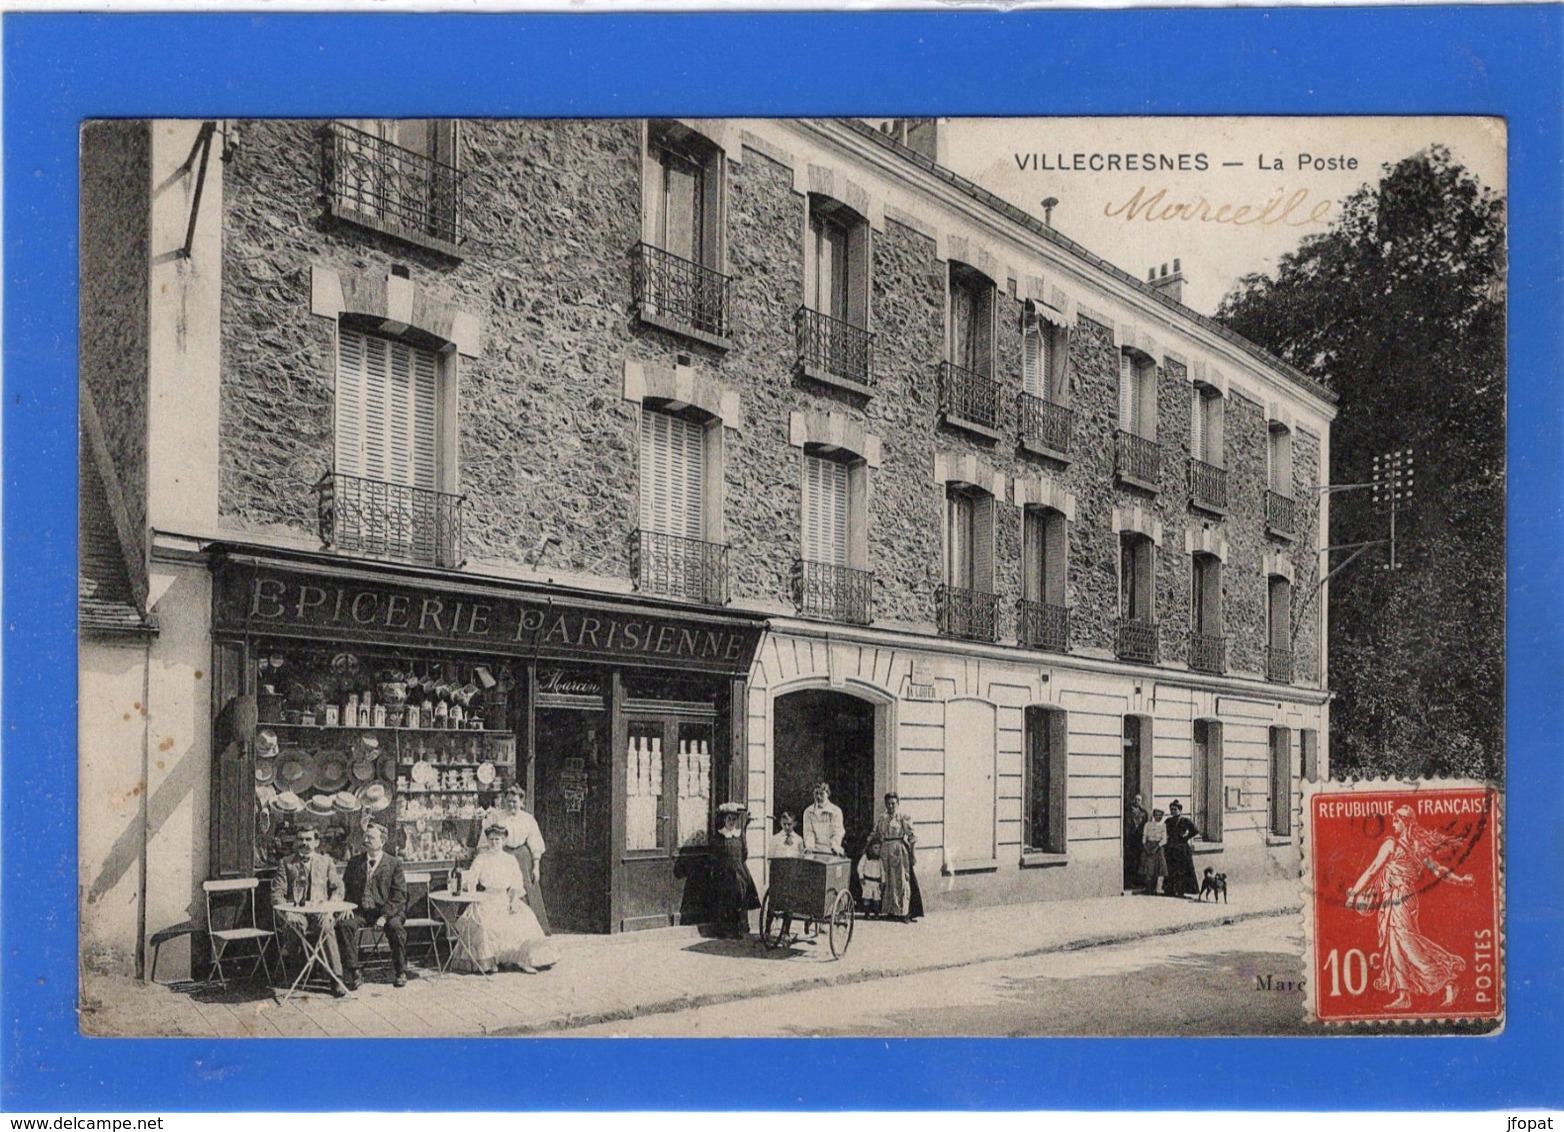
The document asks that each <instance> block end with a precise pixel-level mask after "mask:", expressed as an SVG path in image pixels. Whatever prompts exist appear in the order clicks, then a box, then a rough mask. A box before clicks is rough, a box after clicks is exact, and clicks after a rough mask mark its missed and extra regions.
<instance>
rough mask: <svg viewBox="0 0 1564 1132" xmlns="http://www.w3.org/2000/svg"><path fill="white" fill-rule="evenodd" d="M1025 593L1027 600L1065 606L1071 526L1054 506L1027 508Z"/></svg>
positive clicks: (1024, 569) (1023, 566)
mask: <svg viewBox="0 0 1564 1132" xmlns="http://www.w3.org/2000/svg"><path fill="white" fill-rule="evenodd" d="M1024 522H1025V529H1024V532H1023V537H1024V539H1025V547H1024V553H1025V561H1024V562H1023V563H1022V571H1023V574H1022V579H1021V581H1022V593H1023V596H1024V597H1025V598H1026V600H1027V601H1035V602H1042V603H1045V604H1048V605H1056V606H1063V605H1065V604H1066V599H1065V581H1066V577H1067V567H1068V566H1069V539H1068V530H1069V528H1068V526H1067V525H1066V519H1065V517H1064V516H1063V515H1062V514H1060V513H1059V512H1058V511H1055V510H1054V509H1053V508H1051V507H1028V508H1027V509H1026V517H1025V520H1024Z"/></svg>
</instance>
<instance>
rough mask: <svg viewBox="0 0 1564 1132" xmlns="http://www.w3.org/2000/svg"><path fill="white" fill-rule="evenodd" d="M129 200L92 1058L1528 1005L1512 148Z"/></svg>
mask: <svg viewBox="0 0 1564 1132" xmlns="http://www.w3.org/2000/svg"><path fill="white" fill-rule="evenodd" d="M80 161H81V164H80V192H81V229H80V237H81V262H80V268H81V272H80V275H81V295H80V319H81V322H80V338H81V354H80V379H81V383H80V406H81V420H80V425H81V431H80V467H81V479H80V514H81V531H80V539H81V541H80V545H81V554H80V562H79V611H80V641H81V644H80V658H79V663H80V716H79V744H80V746H79V775H80V777H79V799H80V827H79V843H78V860H79V867H80V875H79V890H80V948H81V950H80V977H81V1012H80V1016H79V1022H80V1028H81V1031H82V1032H83V1033H85V1034H92V1035H116V1036H137V1035H203V1036H207V1037H210V1036H212V1035H213V1034H216V1035H218V1036H225V1037H227V1036H232V1037H266V1036H290V1037H296V1036H312V1037H335V1036H344V1037H358V1036H400V1037H442V1036H458V1035H479V1034H490V1035H522V1034H550V1035H573V1036H581V1037H588V1036H595V1035H609V1034H634V1035H641V1036H726V1035H731V1036H741V1037H742V1036H789V1035H798V1036H806V1035H807V1036H819V1035H835V1036H868V1035H872V1036H876V1037H881V1036H885V1037H889V1036H968V1035H971V1036H1007V1035H1039V1036H1040V1035H1126V1036H1127V1035H1186V1034H1209V1035H1247V1034H1257V1035H1264V1034H1318V1033H1321V1032H1323V1029H1324V1028H1323V1027H1321V1026H1319V1025H1317V1024H1316V1023H1315V1022H1313V1021H1307V1020H1306V1015H1307V1016H1308V1017H1310V1018H1312V1019H1315V1020H1317V1021H1318V1022H1342V1023H1347V1022H1352V1023H1360V1022H1368V1023H1393V1022H1398V1021H1400V1020H1402V1019H1420V1020H1423V1021H1424V1022H1425V1023H1426V1025H1427V1026H1429V1027H1430V1028H1434V1029H1438V1028H1440V1027H1449V1026H1456V1027H1461V1026H1468V1025H1469V1024H1470V1023H1471V1022H1472V1020H1482V1021H1484V1022H1485V1023H1497V1020H1499V1019H1502V1017H1503V1012H1504V1006H1505V1002H1506V993H1507V988H1506V987H1505V983H1504V977H1503V972H1504V963H1503V952H1504V949H1503V940H1502V935H1501V919H1500V915H1501V909H1502V907H1503V882H1502V876H1503V872H1502V869H1501V867H1500V860H1501V857H1502V852H1503V846H1502V844H1501V841H1500V836H1499V835H1500V826H1499V823H1498V821H1497V817H1498V814H1499V812H1500V809H1501V808H1502V783H1503V781H1504V734H1503V711H1502V708H1503V687H1504V659H1503V658H1504V637H1503V623H1504V622H1503V615H1504V528H1503V516H1504V503H1505V488H1504V451H1505V446H1504V440H1505V355H1504V337H1503V335H1504V326H1505V238H1506V214H1505V208H1506V192H1507V184H1506V164H1505V162H1506V137H1505V129H1504V124H1503V122H1502V121H1499V120H1497V119H1485V118H1417V117H1397V118H1347V117H1337V118H1172V119H1166V118H1165V119H1146V118H1114V119H1083V118H1073V119H1072V118H1005V119H961V118H836V119H784V118H757V119H704V118H703V119H629V118H626V119H609V118H594V119H558V118H556V119H471V120H451V119H397V118H352V119H340V118H339V119H309V120H267V119H244V120H238V119H217V118H182V119H162V120H135V119H116V120H112V121H110V120H98V121H90V122H87V123H86V124H85V125H84V126H83V128H82V130H81V135H80ZM1348 778H1354V779H1359V780H1362V779H1370V778H1372V779H1386V780H1388V781H1386V782H1383V783H1377V784H1374V785H1369V786H1366V785H1363V784H1361V783H1359V784H1357V785H1354V786H1353V787H1351V788H1350V789H1348V788H1346V787H1345V786H1343V785H1342V782H1343V780H1345V779H1348ZM1405 779H1414V780H1430V781H1428V782H1426V783H1425V784H1424V785H1418V786H1408V787H1402V786H1400V785H1396V784H1395V783H1396V782H1399V781H1401V780H1405ZM1443 780H1462V781H1461V783H1460V784H1459V785H1451V784H1447V783H1446V782H1445V781H1443ZM1126 985H1135V986H1138V987H1146V988H1152V989H1151V990H1150V991H1148V993H1146V994H1144V995H1136V996H1132V997H1129V998H1127V997H1126V995H1125V993H1124V988H1125V986H1126Z"/></svg>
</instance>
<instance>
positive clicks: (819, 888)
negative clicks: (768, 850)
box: [760, 853, 853, 959]
mask: <svg viewBox="0 0 1564 1132" xmlns="http://www.w3.org/2000/svg"><path fill="white" fill-rule="evenodd" d="M852 869H853V863H852V861H851V860H849V859H848V858H846V857H827V856H822V855H820V854H815V853H809V854H805V855H804V856H802V857H776V858H773V859H772V861H771V886H770V887H769V888H768V889H766V899H765V900H764V901H763V902H762V904H761V906H760V938H761V939H762V940H763V941H764V942H765V945H766V946H767V947H781V946H782V944H783V942H784V941H785V939H786V937H787V934H788V932H789V930H790V928H791V926H792V921H793V920H794V919H795V918H797V919H798V920H800V921H802V922H803V923H804V924H805V925H817V926H824V927H826V929H827V932H828V935H829V939H830V944H831V956H832V958H835V959H840V958H841V957H842V956H843V955H844V954H846V952H847V945H848V944H849V943H851V942H852V939H853V894H852V892H851V890H850V887H849V881H850V878H851V876H852Z"/></svg>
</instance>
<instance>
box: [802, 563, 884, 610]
mask: <svg viewBox="0 0 1564 1132" xmlns="http://www.w3.org/2000/svg"><path fill="white" fill-rule="evenodd" d="M793 602H794V604H795V605H797V606H798V611H799V612H800V613H802V614H804V615H805V616H808V617H823V618H825V619H826V620H828V621H845V622H848V623H850V624H853V625H867V624H868V623H869V622H870V621H872V620H874V571H872V570H855V569H853V568H852V567H851V566H834V565H832V564H830V563H829V562H811V561H810V560H809V559H807V558H799V559H796V560H794V562H793Z"/></svg>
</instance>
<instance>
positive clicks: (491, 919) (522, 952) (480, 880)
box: [456, 823, 559, 974]
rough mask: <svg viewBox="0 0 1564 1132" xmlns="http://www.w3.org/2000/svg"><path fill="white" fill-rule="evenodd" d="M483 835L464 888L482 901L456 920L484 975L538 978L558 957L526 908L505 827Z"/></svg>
mask: <svg viewBox="0 0 1564 1132" xmlns="http://www.w3.org/2000/svg"><path fill="white" fill-rule="evenodd" d="M483 833H484V838H485V840H486V841H487V844H486V845H485V846H484V848H483V849H481V850H479V852H478V855H477V856H476V857H474V858H473V862H472V868H470V869H468V870H467V874H466V877H465V879H464V883H463V888H465V889H467V890H469V891H471V892H474V893H476V894H477V896H478V897H479V899H478V900H477V901H476V902H474V903H473V904H471V905H469V906H468V908H467V911H466V912H464V913H462V916H461V918H460V919H459V920H457V921H456V930H457V932H459V933H460V934H461V937H462V939H463V940H464V941H465V942H466V944H467V946H468V947H469V948H471V949H472V953H473V954H474V955H476V956H477V957H478V965H479V967H480V968H481V969H482V970H485V971H493V970H495V969H496V968H499V967H505V966H514V967H520V968H521V969H522V970H523V971H525V972H527V973H528V974H536V973H537V970H538V968H540V967H551V966H553V965H554V963H555V962H556V961H557V960H558V958H559V955H558V952H557V950H556V949H555V947H554V944H553V942H552V941H551V940H550V939H549V938H548V937H547V936H546V935H545V934H544V932H543V928H542V927H541V926H540V925H539V924H538V918H537V917H536V916H535V915H533V913H532V909H531V908H529V907H527V902H526V892H527V884H526V881H525V880H524V879H523V878H522V875H521V866H520V865H518V864H517V863H516V858H515V857H513V856H511V855H510V854H509V853H507V852H506V851H505V834H506V828H505V826H503V825H501V824H499V823H494V824H491V825H490V826H488V828H486V829H485V830H484V831H483ZM464 958H465V957H464ZM468 965H469V966H470V964H468Z"/></svg>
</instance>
